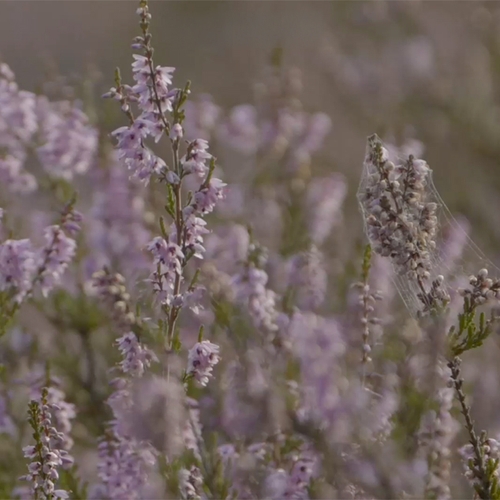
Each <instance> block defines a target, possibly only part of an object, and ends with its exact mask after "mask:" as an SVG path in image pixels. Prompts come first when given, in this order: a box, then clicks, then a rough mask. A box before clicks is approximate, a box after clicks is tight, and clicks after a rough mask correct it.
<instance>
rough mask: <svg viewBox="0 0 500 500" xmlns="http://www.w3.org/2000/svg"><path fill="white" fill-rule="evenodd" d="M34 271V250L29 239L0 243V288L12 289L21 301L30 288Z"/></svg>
mask: <svg viewBox="0 0 500 500" xmlns="http://www.w3.org/2000/svg"><path fill="white" fill-rule="evenodd" d="M35 271H36V252H35V250H34V249H33V246H32V244H31V241H30V240H28V239H24V240H7V241H5V242H4V243H2V244H1V245H0V290H2V291H3V290H14V291H15V292H16V300H17V301H18V302H20V301H22V299H23V298H24V297H25V295H26V294H27V293H28V292H29V290H31V287H32V281H33V276H34V274H35Z"/></svg>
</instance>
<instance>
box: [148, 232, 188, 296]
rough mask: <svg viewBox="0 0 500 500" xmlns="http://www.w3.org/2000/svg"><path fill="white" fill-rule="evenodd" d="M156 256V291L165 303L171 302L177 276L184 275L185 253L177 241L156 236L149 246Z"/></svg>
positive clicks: (152, 278)
mask: <svg viewBox="0 0 500 500" xmlns="http://www.w3.org/2000/svg"><path fill="white" fill-rule="evenodd" d="M147 249H148V250H149V251H150V252H151V253H152V254H153V257H154V262H153V264H154V269H155V270H154V272H153V274H152V275H151V278H150V279H151V282H152V283H153V287H154V291H155V293H156V294H157V295H158V298H159V300H160V301H161V303H163V304H170V302H171V301H172V298H173V296H172V294H173V289H174V281H175V279H176V277H179V279H180V276H181V275H182V261H183V260H184V253H183V252H182V250H181V247H180V246H179V245H177V243H172V242H168V241H166V240H165V239H164V238H162V237H161V236H156V237H155V238H154V239H153V240H152V241H151V242H150V243H149V244H148V246H147Z"/></svg>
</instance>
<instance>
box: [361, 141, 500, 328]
mask: <svg viewBox="0 0 500 500" xmlns="http://www.w3.org/2000/svg"><path fill="white" fill-rule="evenodd" d="M382 145H383V143H382ZM386 149H389V148H386ZM391 152H392V155H390V156H389V161H392V162H393V163H394V164H395V165H396V166H398V165H401V164H404V163H406V161H407V159H408V158H403V157H402V156H400V155H398V154H395V151H394V148H391ZM375 173H376V167H375V166H374V165H373V164H369V163H367V162H366V161H365V162H364V164H363V172H362V175H361V180H360V184H359V187H358V191H357V195H356V196H357V199H358V202H359V206H360V210H361V213H362V216H363V223H364V228H365V234H366V235H367V236H368V234H369V233H368V230H367V218H368V216H369V213H368V212H367V210H366V207H365V204H364V201H363V194H364V193H365V192H366V190H367V188H368V186H369V183H370V176H371V175H373V174H375ZM421 201H422V202H424V203H429V202H433V203H436V205H437V209H436V213H435V215H436V217H437V219H438V223H437V232H436V236H435V238H434V241H435V243H436V247H435V248H427V249H426V250H427V251H428V253H429V256H430V259H429V261H430V264H431V265H430V271H429V272H430V274H431V276H430V279H431V280H435V279H436V278H437V277H438V276H440V275H441V276H443V277H444V286H445V287H446V289H447V291H448V293H449V294H450V297H451V298H452V300H453V298H454V297H456V295H457V289H458V288H459V287H465V286H467V285H468V281H469V279H468V277H469V276H470V275H476V274H477V273H478V271H479V270H480V269H482V268H486V269H487V270H488V271H489V272H490V273H493V274H494V275H495V276H497V277H500V270H499V269H498V268H497V267H496V266H495V265H494V264H493V263H492V262H491V261H490V260H489V259H488V258H487V257H486V256H485V255H484V253H483V252H482V251H481V250H480V248H479V247H478V246H477V245H476V244H475V243H474V242H473V241H472V240H471V238H470V237H469V235H468V232H467V229H466V228H465V227H464V224H460V223H459V222H458V221H457V220H456V219H455V218H454V217H453V215H452V213H451V212H450V210H449V209H448V207H447V206H446V204H445V203H444V201H443V199H442V198H441V196H440V195H439V193H438V191H437V189H436V186H435V185H434V181H433V176H432V170H430V171H429V173H428V175H427V179H426V185H425V194H424V196H423V197H422V200H421ZM368 239H370V238H369V237H368ZM451 239H453V241H450V240H451ZM370 243H373V242H372V241H370ZM386 258H388V259H390V257H386ZM390 260H391V265H392V269H393V273H392V281H393V283H394V286H395V287H396V289H397V290H398V292H399V295H400V296H401V299H402V300H403V302H404V304H405V306H406V308H407V309H408V311H409V312H410V314H411V315H412V316H413V317H415V318H416V317H418V315H419V312H420V311H421V310H422V307H423V304H422V301H421V300H420V298H419V293H420V292H421V289H420V288H419V286H418V283H417V282H416V280H411V279H409V278H408V276H405V275H404V274H402V273H401V271H400V270H397V269H396V266H395V265H394V264H393V263H392V259H390Z"/></svg>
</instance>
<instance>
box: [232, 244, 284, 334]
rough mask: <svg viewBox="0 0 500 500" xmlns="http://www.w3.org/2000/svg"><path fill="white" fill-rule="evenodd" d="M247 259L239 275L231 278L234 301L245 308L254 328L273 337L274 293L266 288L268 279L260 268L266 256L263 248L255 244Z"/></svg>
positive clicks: (276, 326)
mask: <svg viewBox="0 0 500 500" xmlns="http://www.w3.org/2000/svg"><path fill="white" fill-rule="evenodd" d="M248 250H249V257H248V259H247V262H245V263H244V265H243V269H242V271H241V272H240V273H238V274H237V275H235V276H234V277H233V287H234V289H235V298H236V301H237V302H239V303H240V304H242V305H243V306H244V307H245V310H246V311H247V312H248V314H249V315H250V317H251V319H252V322H253V324H254V326H255V328H257V329H259V330H261V331H262V332H263V333H264V334H266V335H273V334H275V333H276V332H277V331H278V325H277V319H278V312H277V310H276V300H277V296H276V293H275V292H274V291H273V290H271V289H269V288H267V287H266V285H267V282H268V280H269V277H268V275H267V273H266V271H264V270H263V269H261V267H263V266H264V264H265V263H266V260H267V256H266V254H265V251H264V249H263V248H259V247H258V246H257V245H255V244H253V243H252V244H250V245H249V247H248Z"/></svg>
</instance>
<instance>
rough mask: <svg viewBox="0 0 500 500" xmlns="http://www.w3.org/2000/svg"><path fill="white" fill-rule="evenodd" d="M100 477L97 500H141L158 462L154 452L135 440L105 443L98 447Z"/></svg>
mask: <svg viewBox="0 0 500 500" xmlns="http://www.w3.org/2000/svg"><path fill="white" fill-rule="evenodd" d="M98 451H99V462H98V476H99V479H100V480H101V482H102V485H100V487H99V489H98V491H96V492H95V494H98V495H100V496H98V497H96V498H109V499H110V500H123V499H124V498H126V499H127V500H136V499H137V500H138V499H140V498H142V495H141V491H142V489H143V488H144V487H145V486H146V485H147V483H148V476H149V472H150V470H151V469H152V467H153V466H154V465H155V463H156V459H155V452H154V450H153V449H152V448H151V446H148V445H147V444H146V443H140V442H137V441H135V440H133V439H125V438H118V439H115V440H114V441H106V440H102V441H101V442H100V443H99V445H98Z"/></svg>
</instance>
